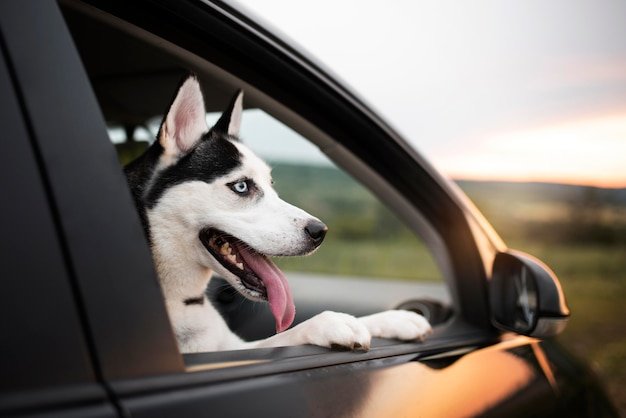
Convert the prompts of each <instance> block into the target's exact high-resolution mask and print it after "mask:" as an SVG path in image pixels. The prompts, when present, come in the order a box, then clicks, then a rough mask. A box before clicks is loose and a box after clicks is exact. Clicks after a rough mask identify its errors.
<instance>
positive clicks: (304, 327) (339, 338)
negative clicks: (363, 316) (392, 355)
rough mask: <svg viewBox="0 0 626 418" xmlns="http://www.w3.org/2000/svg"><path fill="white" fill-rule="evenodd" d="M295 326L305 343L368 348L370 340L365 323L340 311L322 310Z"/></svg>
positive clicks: (359, 348) (352, 348)
mask: <svg viewBox="0 0 626 418" xmlns="http://www.w3.org/2000/svg"><path fill="white" fill-rule="evenodd" d="M296 328H300V329H299V330H298V331H299V332H301V333H302V334H300V335H304V336H305V337H304V338H305V339H306V341H305V343H307V344H313V345H319V346H321V347H328V348H331V347H337V346H339V347H345V348H348V349H350V350H369V348H370V342H371V340H372V337H371V335H370V333H369V331H368V329H367V327H366V326H365V324H363V323H362V322H361V321H360V320H359V319H357V318H355V317H354V316H352V315H348V314H345V313H340V312H332V311H325V312H322V313H320V314H318V315H316V316H314V317H313V318H311V319H309V320H307V321H305V322H303V323H301V324H299V325H298V326H297V327H296ZM294 330H295V329H294Z"/></svg>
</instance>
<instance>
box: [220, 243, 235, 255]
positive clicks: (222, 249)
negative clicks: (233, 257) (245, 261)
mask: <svg viewBox="0 0 626 418" xmlns="http://www.w3.org/2000/svg"><path fill="white" fill-rule="evenodd" d="M232 252H233V249H232V248H230V244H228V243H227V242H225V243H224V244H223V245H222V246H221V247H220V254H222V255H228V254H230V253H232Z"/></svg>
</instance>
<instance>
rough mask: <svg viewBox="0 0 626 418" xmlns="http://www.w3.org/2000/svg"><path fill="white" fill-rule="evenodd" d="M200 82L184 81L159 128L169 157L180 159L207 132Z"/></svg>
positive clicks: (193, 79)
mask: <svg viewBox="0 0 626 418" xmlns="http://www.w3.org/2000/svg"><path fill="white" fill-rule="evenodd" d="M208 130H209V127H208V126H207V123H206V110H205V107H204V97H203V96H202V90H201V89H200V83H199V82H198V79H197V78H196V77H195V75H190V76H189V77H187V79H185V81H183V83H182V84H181V86H180V88H179V89H178V93H177V94H176V97H175V98H174V101H173V102H172V105H171V106H170V108H169V110H168V112H167V114H166V115H165V118H163V122H162V124H161V128H160V129H159V136H158V139H159V142H160V144H161V146H162V147H163V149H164V154H165V155H167V156H168V157H174V158H176V157H180V156H182V155H185V154H186V153H187V152H189V150H190V149H191V148H192V147H193V146H194V145H195V144H196V143H197V142H198V141H199V140H200V138H202V135H203V134H204V133H206V132H208Z"/></svg>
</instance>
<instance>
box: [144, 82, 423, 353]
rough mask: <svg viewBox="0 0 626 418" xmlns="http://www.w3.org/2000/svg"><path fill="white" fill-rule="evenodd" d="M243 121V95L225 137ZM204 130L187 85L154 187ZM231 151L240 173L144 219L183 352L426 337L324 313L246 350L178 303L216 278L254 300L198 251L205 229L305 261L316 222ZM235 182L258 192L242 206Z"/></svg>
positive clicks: (194, 85)
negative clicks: (307, 235) (308, 230)
mask: <svg viewBox="0 0 626 418" xmlns="http://www.w3.org/2000/svg"><path fill="white" fill-rule="evenodd" d="M241 113H242V95H241V94H240V95H239V96H238V97H237V99H236V101H235V105H234V109H233V112H232V115H231V117H230V124H229V126H228V135H230V136H233V137H237V136H238V133H239V125H240V121H241ZM208 131H209V128H208V126H207V124H206V119H205V108H204V103H203V97H202V93H201V90H200V86H199V84H198V81H197V80H196V78H195V77H190V78H188V79H187V80H186V81H185V82H184V83H183V85H182V86H181V88H180V90H179V93H178V95H177V97H176V99H175V100H174V102H173V104H172V106H171V108H170V110H169V112H168V114H167V115H166V117H165V119H164V121H163V125H162V127H161V130H160V136H159V138H158V139H159V141H160V143H161V145H162V147H163V149H164V152H163V154H162V156H161V157H160V160H159V161H158V164H157V166H156V169H155V173H154V174H153V176H152V178H153V179H154V178H155V177H156V176H157V175H158V173H160V172H161V171H162V170H164V169H166V168H167V167H169V166H171V165H173V164H175V163H176V162H177V161H178V160H179V159H180V158H181V157H182V156H184V155H185V154H186V153H187V152H189V150H191V149H192V148H193V147H195V146H196V145H197V143H198V142H199V138H201V136H202V135H203V134H205V133H206V132H208ZM232 143H233V144H234V145H235V146H236V147H237V149H238V151H239V152H240V154H241V155H242V164H241V166H240V167H239V168H237V169H236V170H234V171H232V172H230V173H228V174H227V175H225V176H223V177H220V178H218V179H217V180H215V181H212V182H210V183H209V182H205V181H199V180H191V181H185V182H182V183H180V184H177V185H175V186H172V187H169V188H168V189H167V190H166V191H165V192H164V193H163V195H162V196H161V197H160V198H159V200H158V203H157V204H156V205H155V206H154V207H152V208H150V209H147V210H146V217H147V220H148V223H149V227H150V238H151V249H152V253H153V258H154V260H155V264H156V268H157V273H158V276H159V280H160V283H161V287H162V290H163V294H164V297H165V303H166V305H167V310H168V313H169V316H170V319H171V322H172V325H173V328H174V331H175V334H176V336H177V339H178V343H179V348H180V350H181V351H182V352H203V351H215V350H229V349H240V348H250V347H270V346H283V345H297V344H315V345H319V346H325V347H330V346H332V345H339V346H344V347H348V348H351V349H368V348H369V346H370V340H371V338H372V337H386V338H398V339H401V340H416V339H421V338H423V337H424V336H425V335H426V334H428V333H429V332H430V331H431V328H430V325H429V324H428V322H427V321H426V320H425V319H424V318H423V317H422V316H420V315H417V314H415V313H413V312H408V311H386V312H382V313H378V314H374V315H371V316H367V317H363V318H359V319H357V318H355V317H353V316H350V315H347V314H343V313H337V312H323V313H321V314H319V315H317V316H315V317H313V318H311V319H309V320H307V321H305V322H303V323H301V324H299V325H297V326H295V327H293V328H292V329H289V330H286V331H284V332H281V333H279V334H277V335H274V336H272V337H270V338H267V339H265V340H260V341H253V342H244V341H242V340H241V339H240V338H239V337H238V336H237V335H235V334H234V333H233V332H231V331H230V329H229V328H228V326H227V324H226V323H225V321H224V319H223V318H222V317H221V316H220V314H219V313H218V312H217V310H216V309H215V308H214V307H213V306H212V305H211V303H210V302H209V301H208V300H207V299H205V300H204V303H203V304H194V305H185V304H184V303H182V301H183V300H186V299H189V298H198V297H199V296H200V295H204V293H205V290H206V288H207V285H208V283H209V280H210V279H211V275H212V272H213V271H215V272H217V273H219V274H220V275H221V276H222V277H224V278H225V279H226V280H228V281H229V282H230V283H231V284H232V285H233V286H234V287H235V288H236V289H237V290H239V291H241V292H242V293H243V294H244V295H245V296H247V297H249V298H251V299H256V298H258V295H255V294H254V292H251V291H249V290H247V289H246V288H245V287H244V286H243V285H242V283H241V280H240V279H239V278H238V277H237V276H236V275H234V274H232V273H231V272H230V271H228V270H227V269H226V268H224V267H223V266H222V265H221V264H220V263H219V262H217V261H216V260H215V259H214V258H213V256H212V255H211V254H210V253H209V252H208V251H207V249H206V248H205V247H204V245H203V244H202V243H201V242H200V240H199V239H198V233H199V231H200V230H202V229H203V228H206V227H207V226H210V227H214V228H218V229H220V230H223V231H226V232H228V234H230V235H233V236H236V237H237V238H239V239H241V240H243V241H244V242H246V243H247V244H249V245H250V247H252V248H254V249H255V250H256V251H257V252H259V253H263V254H266V255H270V256H271V255H280V256H290V255H303V254H306V253H307V252H310V251H311V248H310V245H308V246H307V243H306V242H304V239H303V229H304V228H305V226H306V225H307V223H308V222H310V221H311V220H315V218H314V217H312V216H311V215H309V214H308V213H306V212H305V211H303V210H302V209H299V208H297V207H295V206H293V205H290V204H289V203H287V202H285V201H283V200H281V199H280V198H279V197H278V195H277V193H276V192H275V191H274V189H273V187H272V180H271V176H270V168H269V167H268V166H267V165H266V164H265V163H264V162H263V161H262V160H261V159H259V158H258V157H257V156H256V155H255V154H254V153H253V152H252V151H250V149H248V148H247V147H246V146H245V145H243V144H242V143H241V142H239V141H237V140H233V141H232ZM241 179H253V180H254V182H255V184H256V186H257V188H258V193H256V194H255V195H254V196H253V197H251V198H246V199H242V197H241V196H238V195H237V194H236V193H234V192H233V190H231V188H229V187H227V184H232V183H234V182H237V181H239V180H241ZM202 297H204V298H206V297H205V296H202Z"/></svg>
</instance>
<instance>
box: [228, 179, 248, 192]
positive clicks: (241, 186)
mask: <svg viewBox="0 0 626 418" xmlns="http://www.w3.org/2000/svg"><path fill="white" fill-rule="evenodd" d="M231 189H233V191H234V192H235V193H239V194H244V193H247V192H248V191H249V189H248V182H247V181H245V180H241V181H238V182H237V183H234V184H233V185H232V186H231Z"/></svg>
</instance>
